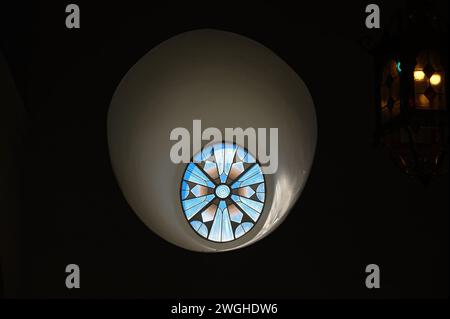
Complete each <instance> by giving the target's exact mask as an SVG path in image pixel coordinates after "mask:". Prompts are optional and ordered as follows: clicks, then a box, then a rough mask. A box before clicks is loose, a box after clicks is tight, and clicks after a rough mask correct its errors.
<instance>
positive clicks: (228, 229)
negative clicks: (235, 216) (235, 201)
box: [222, 208, 234, 241]
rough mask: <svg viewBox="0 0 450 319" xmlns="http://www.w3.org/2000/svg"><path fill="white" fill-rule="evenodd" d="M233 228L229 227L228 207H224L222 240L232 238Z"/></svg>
mask: <svg viewBox="0 0 450 319" xmlns="http://www.w3.org/2000/svg"><path fill="white" fill-rule="evenodd" d="M233 239H234V236H233V229H232V227H231V221H230V215H228V209H226V208H225V209H224V210H223V212H222V241H230V240H233Z"/></svg>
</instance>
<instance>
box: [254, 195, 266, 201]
mask: <svg viewBox="0 0 450 319" xmlns="http://www.w3.org/2000/svg"><path fill="white" fill-rule="evenodd" d="M256 196H257V197H258V199H259V200H260V201H261V202H264V200H265V198H266V196H265V195H264V193H256Z"/></svg>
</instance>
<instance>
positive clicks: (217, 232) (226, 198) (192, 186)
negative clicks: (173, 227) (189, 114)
mask: <svg viewBox="0 0 450 319" xmlns="http://www.w3.org/2000/svg"><path fill="white" fill-rule="evenodd" d="M265 193H266V191H265V182H264V175H263V173H262V171H261V166H260V165H259V163H258V162H257V161H256V159H255V157H253V155H251V154H250V153H249V152H248V151H247V150H246V149H244V148H243V147H240V146H238V145H236V144H232V143H226V142H222V143H216V144H214V145H209V146H207V147H205V148H204V149H203V150H202V151H201V152H199V153H198V154H196V155H195V156H194V157H193V160H192V162H191V163H189V164H188V165H187V167H186V170H185V172H184V175H183V181H182V183H181V204H182V208H183V213H184V215H185V216H186V218H187V220H188V222H189V224H190V225H191V227H192V228H193V229H194V231H195V232H197V233H198V234H199V235H200V236H202V237H204V238H206V239H208V240H211V241H214V242H228V241H232V240H234V239H237V238H239V237H241V236H243V235H244V234H245V233H247V232H249V231H250V229H252V228H253V226H254V225H255V224H256V223H257V222H258V220H259V218H260V216H261V214H262V212H263V208H264V201H265Z"/></svg>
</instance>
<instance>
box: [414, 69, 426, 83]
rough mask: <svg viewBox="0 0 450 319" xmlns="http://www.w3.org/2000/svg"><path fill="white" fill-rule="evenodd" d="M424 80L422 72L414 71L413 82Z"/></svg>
mask: <svg viewBox="0 0 450 319" xmlns="http://www.w3.org/2000/svg"><path fill="white" fill-rule="evenodd" d="M423 79H425V73H424V72H423V71H414V80H416V81H422V80H423Z"/></svg>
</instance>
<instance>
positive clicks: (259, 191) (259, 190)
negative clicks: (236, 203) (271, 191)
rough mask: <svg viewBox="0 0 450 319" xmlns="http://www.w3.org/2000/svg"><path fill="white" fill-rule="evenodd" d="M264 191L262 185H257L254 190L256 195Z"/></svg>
mask: <svg viewBox="0 0 450 319" xmlns="http://www.w3.org/2000/svg"><path fill="white" fill-rule="evenodd" d="M265 191H266V190H265V189H264V183H263V184H259V185H258V188H257V189H256V192H257V193H264V192H265Z"/></svg>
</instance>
